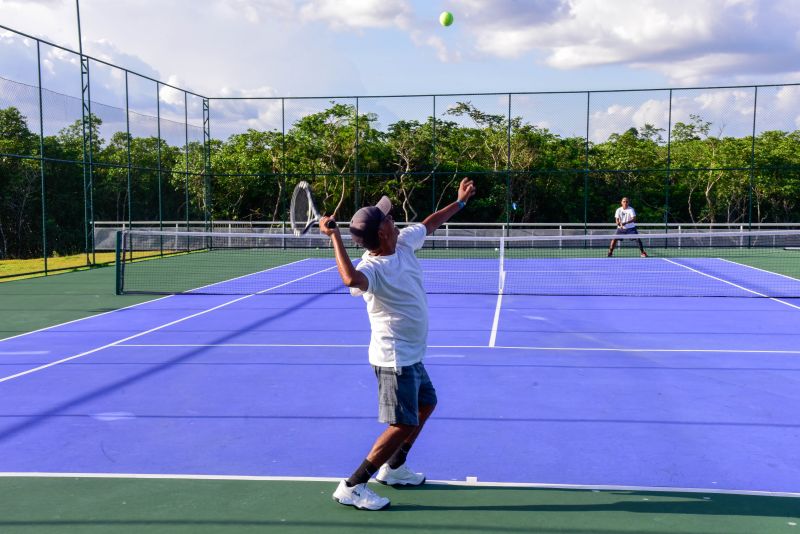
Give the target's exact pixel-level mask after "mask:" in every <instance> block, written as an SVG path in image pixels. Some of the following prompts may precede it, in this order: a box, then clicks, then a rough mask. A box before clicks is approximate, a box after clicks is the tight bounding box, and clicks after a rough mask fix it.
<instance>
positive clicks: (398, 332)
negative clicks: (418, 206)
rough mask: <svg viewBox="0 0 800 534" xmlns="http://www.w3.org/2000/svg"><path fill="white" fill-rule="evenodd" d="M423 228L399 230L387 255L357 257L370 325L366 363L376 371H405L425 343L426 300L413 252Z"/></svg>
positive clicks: (354, 291)
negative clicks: (388, 369) (365, 278)
mask: <svg viewBox="0 0 800 534" xmlns="http://www.w3.org/2000/svg"><path fill="white" fill-rule="evenodd" d="M426 234H427V230H426V228H425V225H422V224H414V225H411V226H407V227H406V228H403V230H402V231H401V232H400V235H399V236H398V238H397V248H396V249H395V253H394V254H392V255H390V256H373V255H371V254H370V253H369V251H367V252H365V253H364V255H363V256H362V257H361V261H360V262H359V264H358V265H357V266H356V270H358V271H360V272H362V273H364V275H365V276H366V277H367V280H369V287H368V288H367V290H366V291H361V290H360V289H358V288H350V294H351V295H353V296H354V297H358V296H363V297H364V301H365V302H366V303H367V313H368V314H369V322H370V325H371V326H372V336H371V338H370V341H369V363H371V364H372V365H376V366H378V367H405V366H407V365H413V364H415V363H417V362H420V361H422V358H423V357H424V356H425V349H426V347H427V343H428V297H427V295H426V294H425V289H424V288H423V286H422V268H421V267H420V265H419V260H417V256H416V255H415V254H414V251H416V250H417V249H419V248H420V247H422V244H423V243H424V242H425V235H426Z"/></svg>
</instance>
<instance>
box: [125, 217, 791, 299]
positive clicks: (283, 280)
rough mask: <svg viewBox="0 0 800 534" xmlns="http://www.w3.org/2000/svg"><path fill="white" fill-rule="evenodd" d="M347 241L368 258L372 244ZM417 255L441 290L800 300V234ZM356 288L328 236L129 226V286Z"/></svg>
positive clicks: (428, 283) (506, 243) (631, 239)
mask: <svg viewBox="0 0 800 534" xmlns="http://www.w3.org/2000/svg"><path fill="white" fill-rule="evenodd" d="M343 238H344V240H345V244H346V245H347V247H348V251H349V253H350V257H351V258H352V259H353V261H354V262H355V263H357V262H358V260H359V259H360V257H361V254H363V250H362V249H358V248H356V247H355V246H354V245H353V243H352V242H351V240H350V238H349V236H348V235H344V236H343ZM612 239H616V240H617V242H618V245H617V248H616V250H615V251H614V254H613V256H612V257H608V256H607V254H608V249H609V244H610V241H611V240H612ZM639 239H641V244H642V246H643V247H644V250H645V251H646V253H647V255H648V257H647V258H643V257H641V252H640V248H639V242H638V240H639ZM417 257H418V258H419V260H420V264H421V265H422V270H423V278H424V285H425V289H426V291H427V292H428V293H433V294H435V293H465V294H498V293H501V292H502V293H503V294H510V295H513V294H519V295H609V296H665V297H769V298H800V231H798V230H775V231H753V232H705V233H668V234H637V235H604V236H600V235H586V236H510V237H468V236H458V237H453V236H429V237H428V238H427V240H426V241H425V245H424V247H423V248H422V249H420V250H419V251H418V252H417ZM346 292H347V288H345V287H344V286H343V285H342V282H341V279H340V278H339V274H338V271H337V268H336V264H335V261H334V257H333V249H332V247H331V244H330V240H329V239H328V238H327V237H325V236H322V235H318V234H317V235H306V236H299V237H296V236H293V235H286V234H262V233H214V232H158V231H142V230H128V231H121V232H118V234H117V293H119V294H121V293H155V294H173V293H191V294H281V293H310V294H321V293H346Z"/></svg>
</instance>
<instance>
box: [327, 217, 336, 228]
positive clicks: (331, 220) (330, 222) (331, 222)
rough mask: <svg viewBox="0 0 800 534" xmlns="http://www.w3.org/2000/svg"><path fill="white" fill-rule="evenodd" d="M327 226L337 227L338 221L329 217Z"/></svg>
mask: <svg viewBox="0 0 800 534" xmlns="http://www.w3.org/2000/svg"><path fill="white" fill-rule="evenodd" d="M325 228H330V229H333V228H336V221H334V220H333V219H328V222H326V223H325Z"/></svg>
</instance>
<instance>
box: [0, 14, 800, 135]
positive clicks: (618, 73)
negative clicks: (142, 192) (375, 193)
mask: <svg viewBox="0 0 800 534" xmlns="http://www.w3.org/2000/svg"><path fill="white" fill-rule="evenodd" d="M443 10H449V11H451V12H452V13H453V14H454V15H455V23H454V24H453V26H451V27H449V28H443V27H441V26H440V25H439V24H438V15H439V13H440V12H441V11H443ZM81 16H82V29H83V46H84V52H85V53H86V54H88V55H90V56H94V57H97V58H101V59H103V60H106V61H109V62H112V63H114V64H117V65H120V66H123V67H126V68H129V69H131V70H134V71H137V72H140V73H143V74H146V75H148V76H151V77H153V78H156V79H159V80H162V81H165V82H168V83H172V84H175V85H178V86H180V87H183V88H186V89H189V90H193V91H196V92H198V93H201V94H203V95H206V96H248V97H252V96H287V97H289V96H311V95H393V94H403V93H412V94H431V93H452V92H458V93H469V92H495V91H496V92H505V91H512V92H515V91H580V90H603V89H633V88H637V89H638V88H659V87H689V86H698V85H734V84H744V85H749V84H767V83H779V84H780V83H795V82H800V60H798V58H800V10H798V9H797V2H796V1H795V0H527V1H522V0H427V1H426V0H82V1H81ZM75 20H76V18H75V2H74V0H0V24H2V25H4V26H8V27H11V28H14V29H17V30H19V31H22V32H25V33H28V34H31V35H35V36H38V37H41V38H44V39H47V40H50V41H52V42H55V43H58V44H60V45H63V46H66V47H69V48H71V49H75V50H77V48H78V43H77V31H76V23H75ZM44 55H45V64H46V69H45V73H44V76H45V80H46V83H47V87H48V88H51V89H53V90H56V91H62V92H65V93H67V94H70V95H73V96H74V95H77V96H79V94H80V85H79V81H78V82H77V83H76V81H75V69H74V68H72V67H71V66H70V64H72V66H73V67H74V58H69V57H64V55H63V54H60V53H58V52H57V51H54V50H45V51H44ZM31 58H35V49H33V48H31V46H30V43H27V45H26V44H25V43H24V42H23V40H21V39H19V38H18V37H16V36H14V35H10V34H7V33H4V32H2V31H0V76H1V77H4V78H7V79H12V80H15V81H21V82H25V83H34V84H35V65H34V66H33V68H31ZM61 63H63V65H60V64H61ZM93 76H94V77H93V82H96V84H97V89H96V91H95V92H94V93H93V98H94V99H97V100H99V101H101V102H104V103H106V104H108V105H110V106H120V105H123V106H124V102H121V101H120V95H121V94H124V93H122V92H121V91H120V90H119V88H120V83H121V82H120V77H119V73H114V72H110V71H109V72H103V71H102V69H100V68H97V69H95V72H93ZM141 85H142V87H141V88H140V90H139V89H137V90H135V91H132V92H135V93H137V95H139V96H138V97H137V98H140V99H141V100H142V102H143V103H142V104H141V107H142V112H143V113H147V112H150V111H151V109H150V108H149V107H148V105H147V104H145V103H144V102H145V101H146V100H147V96H146V95H148V94H149V93H151V92H153V90H151V89H149V88H148V87H147V84H146V83H144V84H141ZM139 93H141V94H139ZM142 95H145V96H142ZM798 96H800V95H798V94H797V92H791V94H788V95H787V94H783V95H778V96H777V97H776V98H782V99H783V100H782V101H781V102H782V104H781V105H783V106H784V107H786V106H787V102H791V105H788V107H786V109H790V112H789V113H790V114H792V115H793V116H792V117H788V118H787V120H788V124H793V123H794V124H795V127H800V112H797V109H796V108H797V107H798V104H797V102H798ZM162 98H163V99H164V104H165V106H164V107H165V109H166V112H167V113H168V112H169V110H170V105H173V106H177V105H178V104H179V102H178V98H177V97H176V96H175V95H169V94H167V93H166V92H165V93H164V94H162ZM748 98H749V96H748V95H742V94H738V95H737V94H735V93H734V92H729V93H728V94H726V95H719V94H718V95H715V96H714V97H710V98H707V99H706V100H705V102H706V104H704V105H711V104H708V102H712V101H716V102H717V105H718V107H720V109H723V108H724V109H729V110H732V109H737V106H744V107H743V109H745V108H746V107H747V102H746V101H747V99H748ZM181 99H182V97H181ZM633 100H637V101H635V102H630V105H629V106H627V107H626V106H624V105H623V106H622V107H623V108H625V109H626V110H627V111H625V113H626V114H627V118H626V119H625V120H627V121H632V120H634V117H635V116H637V114H638V116H639V117H640V119H639V120H640V121H641V120H644V119H642V118H641V117H644V116H645V115H647V114H648V113H651V114H653V113H654V114H655V115H654V116H655V117H656V118H655V119H653V120H656V122H657V120H660V118H661V117H662V115H663V113H662V112H663V110H661V109H660V108H661V107H663V106H660V104H659V102H661V103H662V104H663V101H662V100H659V99H658V98H656V99H655V101H651V102H650V103H648V101H649V100H653V99H648V98H642V99H636V98H633ZM695 100H696V99H695ZM312 104H313V105H312ZM190 105H192V106H194V104H190ZM309 105H311V107H314V106H324V105H325V102H324V101H322V102H319V103H309ZM392 105H393V106H394V107H395V109H391V108H392V106H391V105H388V103H387V102H384V105H382V106H380V107H379V109H378V111H381V112H382V115H385V116H386V117H387V119H386V120H391V117H392V115H393V114H394V115H396V116H399V115H413V114H415V113H417V106H416V105H415V104H414V103H413V102H410V101H408V102H406V101H403V102H402V103H393V104H392ZM487 105H488V106H489V107H496V108H498V109H502V107H503V103H502V101H497V102H495V101H493V100H492V101H490V102H488V101H487ZM515 105H517V106H518V107H523V108H524V103H523V102H519V103H515ZM776 105H777V104H776ZM134 106H136V104H134ZM300 107H302V106H300ZM423 107H424V106H423ZM751 107H752V106H751ZM612 108H614V103H609V107H608V108H607V109H598V110H597V113H598V118H603V117H605V118H608V117H611V113H612V112H610V111H609V110H611V109H612ZM628 108H629V109H628ZM553 109H557V106H556V107H555V108H553ZM614 109H616V108H614ZM776 109H778V108H776ZM173 111H175V112H176V113H177V109H176V110H173ZM218 111H219V113H218V116H230V117H244V120H243V121H240V124H237V125H235V128H241V127H246V126H253V127H270V126H272V125H274V123H275V117H276V108H275V106H270V105H268V104H256V103H252V102H251V103H250V104H247V103H243V104H241V105H240V106H239V107H236V106H235V105H233V104H230V105H228V107H227V108H225V109H220V108H218ZM295 111H296V113H298V114H302V113H305V112H306V109H305V108H303V109H297V110H295ZM709 113H710V112H709ZM776 113H779V109H778V111H776ZM687 114H688V111H687ZM651 118H652V117H651ZM231 120H234V119H231ZM236 120H238V119H236ZM543 121H545V119H541V120H540V123H543ZM609 122H610V123H611V122H613V123H614V124H613V127H614V128H616V127H617V122H618V121H611V120H609ZM232 127H233V126H232ZM576 127H577V126H576ZM611 127H612V125H611V124H609V128H611ZM597 135H598V136H601V137H602V135H605V130H603V131H598V133H597Z"/></svg>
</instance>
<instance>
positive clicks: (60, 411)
mask: <svg viewBox="0 0 800 534" xmlns="http://www.w3.org/2000/svg"><path fill="white" fill-rule="evenodd" d="M334 293H335V291H329V292H326V293H319V294H310V295H308V296H306V298H304V299H302V300H300V301H298V302H297V303H295V304H294V305H291V306H286V307H281V308H279V309H278V310H277V311H276V312H275V313H273V314H271V315H268V316H265V317H262V318H261V319H259V320H257V321H253V322H252V323H249V324H243V325H241V327H240V328H238V329H237V330H235V331H231V332H229V333H227V334H226V335H223V336H221V337H219V338H218V339H214V340H211V342H209V343H208V344H209V345H212V346H213V345H219V344H224V343H228V342H231V341H232V340H234V339H235V338H237V337H239V336H241V335H242V334H243V333H245V332H247V331H250V330H257V329H259V328H261V327H263V326H265V325H267V324H269V323H271V322H273V321H275V320H278V319H282V318H285V317H286V316H287V315H288V314H290V313H294V312H297V311H300V310H303V309H304V308H305V309H309V307H310V306H311V304H312V303H313V302H314V301H315V300H317V299H319V298H321V297H323V296H325V295H329V294H334ZM186 297H187V298H192V296H186ZM259 297H261V295H259ZM212 346H209V347H198V348H196V349H193V350H191V351H190V352H188V353H184V354H182V355H180V356H177V357H175V358H172V359H170V360H167V361H164V362H162V363H158V364H154V365H153V366H151V367H148V369H146V370H145V371H142V372H138V373H136V374H133V375H131V376H128V377H126V378H124V379H121V380H117V381H114V382H111V383H110V384H107V385H105V386H103V387H101V388H97V389H95V390H94V391H89V392H87V393H85V394H83V395H80V396H78V397H75V398H73V399H71V400H67V401H64V402H62V403H60V404H57V405H56V406H54V407H52V408H50V409H49V410H47V411H44V412H39V413H37V414H36V415H31V416H28V417H25V418H23V420H22V421H21V422H19V423H17V424H15V425H10V426H8V427H6V428H5V429H2V430H0V442H2V441H4V440H7V439H10V438H12V437H14V436H16V435H17V434H19V433H21V432H24V431H27V430H30V429H32V428H35V427H37V426H38V425H40V424H43V423H46V422H47V421H48V420H49V419H50V418H53V417H60V416H63V415H64V412H66V411H68V410H70V409H74V408H75V407H77V406H80V405H81V404H83V403H86V402H89V401H92V400H95V399H98V398H100V397H103V396H104V395H107V394H112V393H115V392H117V391H119V390H120V389H122V388H125V387H128V386H131V385H133V384H136V383H138V382H140V381H142V380H146V379H148V378H150V377H152V376H154V375H157V374H159V373H161V372H163V371H167V370H169V369H171V368H172V367H173V366H175V365H180V364H183V363H187V362H188V361H190V360H192V359H194V358H196V357H199V356H201V355H202V354H203V353H205V352H207V351H209V350H211V349H212V348H213V347H212Z"/></svg>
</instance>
